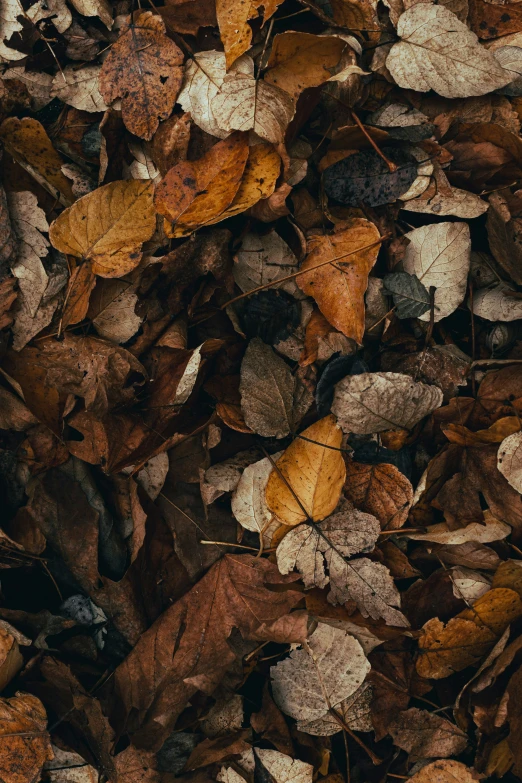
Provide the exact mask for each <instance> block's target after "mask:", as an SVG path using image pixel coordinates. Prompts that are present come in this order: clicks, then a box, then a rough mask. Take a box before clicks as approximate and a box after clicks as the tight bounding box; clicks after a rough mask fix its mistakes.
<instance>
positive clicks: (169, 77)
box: [100, 11, 183, 139]
mask: <svg viewBox="0 0 522 783" xmlns="http://www.w3.org/2000/svg"><path fill="white" fill-rule="evenodd" d="M182 63H183V54H182V52H181V50H180V49H178V47H177V46H176V44H175V43H174V41H171V40H170V38H167V36H166V35H165V23H164V22H163V19H162V18H161V16H157V15H155V14H153V13H152V12H151V11H139V12H138V13H137V14H136V15H135V17H134V18H133V19H131V20H130V21H129V22H127V23H125V24H124V25H123V26H122V28H121V30H120V37H119V38H118V40H117V41H116V43H114V44H113V45H112V47H111V49H110V51H109V54H108V55H107V57H106V58H105V60H104V62H103V66H102V70H101V74H100V92H101V94H102V95H103V98H104V100H105V101H106V102H107V103H108V104H111V103H113V101H115V100H116V99H117V98H121V106H122V116H123V122H124V123H125V126H126V127H127V128H128V130H129V131H130V132H131V133H134V134H135V135H136V136H139V137H140V139H151V138H152V137H153V135H154V133H155V131H156V129H157V127H158V125H159V122H160V120H166V119H167V118H168V117H169V116H170V114H171V112H172V109H173V108H174V104H175V102H176V98H177V96H178V92H179V90H180V87H181V80H182V76H183V72H182V67H181V66H182Z"/></svg>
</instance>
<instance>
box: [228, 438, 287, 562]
mask: <svg viewBox="0 0 522 783" xmlns="http://www.w3.org/2000/svg"><path fill="white" fill-rule="evenodd" d="M279 456H280V453H278V454H274V455H273V457H272V460H273V461H275V460H277V459H278V457H279ZM272 464H273V463H272V462H271V461H270V459H269V458H268V457H264V458H263V459H261V460H259V461H258V462H254V463H252V464H251V465H248V466H247V467H246V468H245V469H244V471H243V473H242V474H241V478H240V479H239V482H238V483H237V486H236V488H235V491H234V494H233V495H232V513H233V514H234V516H235V518H236V519H237V521H238V522H239V524H240V525H241V526H242V527H244V528H246V529H247V530H252V531H253V532H254V533H259V535H260V536H262V535H263V533H264V532H265V530H267V528H268V526H269V525H270V523H271V522H272V520H273V514H272V513H271V511H270V510H269V508H268V505H267V502H266V497H265V495H266V485H267V483H268V478H269V476H270V474H271V472H272ZM279 570H281V569H279ZM282 573H283V572H282ZM286 573H288V571H287V572H286Z"/></svg>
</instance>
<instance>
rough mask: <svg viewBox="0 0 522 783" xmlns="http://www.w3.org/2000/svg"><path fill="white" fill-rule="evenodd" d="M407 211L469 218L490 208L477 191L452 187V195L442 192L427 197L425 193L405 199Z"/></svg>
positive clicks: (404, 206)
mask: <svg viewBox="0 0 522 783" xmlns="http://www.w3.org/2000/svg"><path fill="white" fill-rule="evenodd" d="M402 208H403V209H404V210H406V212H421V213H426V214H428V215H454V216H455V217H458V218H463V219H469V218H476V217H480V215H483V214H484V212H487V210H488V204H487V202H486V201H483V200H482V199H481V198H480V197H479V196H477V195H475V193H469V192H468V191H467V190H461V189H460V188H452V191H451V195H449V196H446V195H443V194H442V193H435V194H434V195H432V194H430V195H429V197H428V198H426V193H424V194H423V195H422V196H420V197H419V198H414V199H410V200H409V201H405V202H404V204H403V207H402Z"/></svg>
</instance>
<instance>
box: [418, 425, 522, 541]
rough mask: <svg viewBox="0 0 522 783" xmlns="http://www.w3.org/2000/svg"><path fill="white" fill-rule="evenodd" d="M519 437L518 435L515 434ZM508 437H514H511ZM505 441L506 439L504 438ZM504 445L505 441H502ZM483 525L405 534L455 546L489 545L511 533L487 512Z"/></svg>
mask: <svg viewBox="0 0 522 783" xmlns="http://www.w3.org/2000/svg"><path fill="white" fill-rule="evenodd" d="M516 434H517V435H519V434H520V433H516ZM510 437H514V436H513V435H511V436H510ZM506 440H507V438H506ZM504 443H505V441H504ZM484 515H485V519H484V521H485V523H486V524H485V525H482V524H480V523H479V522H472V523H471V524H469V525H466V527H461V528H458V529H457V530H450V528H449V526H448V524H447V523H446V522H439V523H438V524H436V525H431V526H430V527H429V528H428V530H427V532H426V533H407V535H408V538H412V539H413V540H414V541H433V542H434V543H437V544H450V545H451V546H457V545H459V544H466V543H467V542H468V541H476V542H478V543H480V544H489V543H491V542H492V541H501V540H502V539H503V538H506V537H507V536H509V534H510V533H511V528H510V526H509V525H506V523H505V522H501V521H500V520H499V519H495V517H494V516H492V514H491V513H490V512H489V511H485V512H484Z"/></svg>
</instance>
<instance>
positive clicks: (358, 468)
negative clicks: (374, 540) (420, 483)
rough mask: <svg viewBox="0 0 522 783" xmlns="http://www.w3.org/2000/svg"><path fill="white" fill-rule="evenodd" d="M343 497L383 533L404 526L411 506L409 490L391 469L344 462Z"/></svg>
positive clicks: (411, 491) (350, 461)
mask: <svg viewBox="0 0 522 783" xmlns="http://www.w3.org/2000/svg"><path fill="white" fill-rule="evenodd" d="M344 493H345V496H346V497H347V498H348V500H351V502H352V503H353V504H354V506H355V507H356V508H358V509H360V510H361V511H365V512H366V513H367V514H373V515H374V516H375V517H377V519H378V520H379V522H380V523H381V528H382V529H383V530H396V529H398V528H400V527H402V526H403V525H404V523H405V522H406V519H407V518H408V512H409V510H410V506H411V504H412V502H413V487H412V485H411V483H410V481H409V480H408V479H407V478H406V476H405V475H404V474H403V473H401V472H400V470H398V469H397V468H396V467H395V465H390V464H389V463H387V462H380V463H377V464H373V465H372V464H370V465H367V464H364V463H362V462H356V461H354V460H351V459H347V460H346V481H345V484H344Z"/></svg>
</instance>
